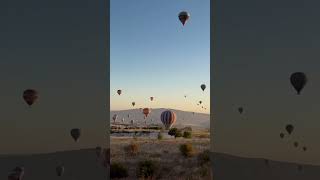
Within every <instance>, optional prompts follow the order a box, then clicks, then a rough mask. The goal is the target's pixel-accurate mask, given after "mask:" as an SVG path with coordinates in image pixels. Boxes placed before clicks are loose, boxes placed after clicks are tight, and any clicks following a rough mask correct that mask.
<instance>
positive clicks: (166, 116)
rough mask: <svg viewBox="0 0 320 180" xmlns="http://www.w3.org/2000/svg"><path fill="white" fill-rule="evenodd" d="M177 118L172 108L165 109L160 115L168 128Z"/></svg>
mask: <svg viewBox="0 0 320 180" xmlns="http://www.w3.org/2000/svg"><path fill="white" fill-rule="evenodd" d="M176 118H177V115H176V114H175V113H174V112H173V111H170V110H166V111H163V112H162V113H161V116H160V119H161V122H162V123H163V125H164V126H165V128H166V129H167V130H168V129H170V128H171V126H172V125H173V124H174V123H175V122H176Z"/></svg>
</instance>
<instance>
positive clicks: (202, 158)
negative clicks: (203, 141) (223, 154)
mask: <svg viewBox="0 0 320 180" xmlns="http://www.w3.org/2000/svg"><path fill="white" fill-rule="evenodd" d="M209 162H210V151H209V150H205V151H203V152H201V153H199V155H198V163H199V165H200V166H203V165H206V164H208V163H209Z"/></svg>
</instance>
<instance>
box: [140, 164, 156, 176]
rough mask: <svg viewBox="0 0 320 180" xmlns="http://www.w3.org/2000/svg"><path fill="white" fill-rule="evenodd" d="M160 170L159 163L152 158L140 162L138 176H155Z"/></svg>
mask: <svg viewBox="0 0 320 180" xmlns="http://www.w3.org/2000/svg"><path fill="white" fill-rule="evenodd" d="M157 171H158V165H157V164H156V162H154V161H151V160H146V161H141V162H139V165H138V169H137V177H138V178H153V177H154V176H155V173H156V172H157Z"/></svg>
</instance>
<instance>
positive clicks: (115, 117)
mask: <svg viewBox="0 0 320 180" xmlns="http://www.w3.org/2000/svg"><path fill="white" fill-rule="evenodd" d="M117 118H118V115H116V114H115V115H113V117H112V119H113V122H114V123H115V122H116V120H117Z"/></svg>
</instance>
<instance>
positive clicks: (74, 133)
mask: <svg viewBox="0 0 320 180" xmlns="http://www.w3.org/2000/svg"><path fill="white" fill-rule="evenodd" d="M70 134H71V137H72V138H73V139H74V141H75V142H77V141H78V139H79V137H80V135H81V131H80V129H78V128H74V129H71V131H70Z"/></svg>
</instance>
